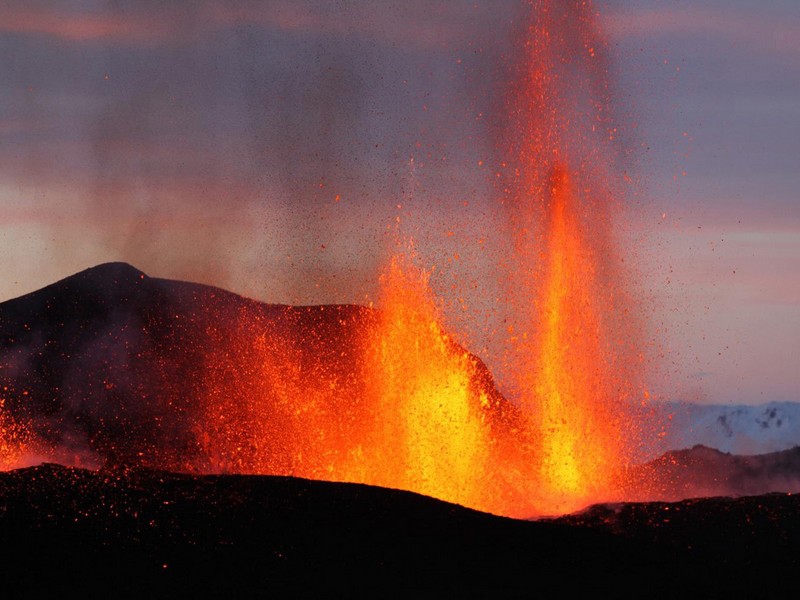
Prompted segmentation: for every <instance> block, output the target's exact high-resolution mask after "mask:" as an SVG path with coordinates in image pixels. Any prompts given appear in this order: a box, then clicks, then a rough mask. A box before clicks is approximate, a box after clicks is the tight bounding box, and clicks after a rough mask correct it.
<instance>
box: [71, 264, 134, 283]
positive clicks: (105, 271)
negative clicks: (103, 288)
mask: <svg viewBox="0 0 800 600" xmlns="http://www.w3.org/2000/svg"><path fill="white" fill-rule="evenodd" d="M74 277H76V278H78V279H93V280H100V281H106V282H112V281H113V282H117V283H121V282H123V281H133V280H140V279H145V278H146V277H147V275H145V274H144V273H143V272H142V271H140V270H139V269H137V268H136V267H134V266H132V265H129V264H128V263H124V262H108V263H102V264H99V265H97V266H95V267H90V268H88V269H86V270H84V271H81V272H80V273H76V274H75V275H74Z"/></svg>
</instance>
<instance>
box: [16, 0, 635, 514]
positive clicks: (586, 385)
mask: <svg viewBox="0 0 800 600" xmlns="http://www.w3.org/2000/svg"><path fill="white" fill-rule="evenodd" d="M530 8H531V12H532V14H531V21H530V22H531V23H532V24H531V25H529V26H528V27H527V28H526V29H524V30H523V31H522V33H521V37H520V40H521V43H520V44H519V47H520V49H521V55H520V56H517V57H515V58H516V60H515V63H514V64H515V65H516V66H517V67H518V68H519V73H518V74H517V76H516V77H515V78H514V87H513V90H512V91H511V93H510V94H509V95H508V97H507V114H506V115H505V120H506V122H507V127H508V137H507V138H505V139H507V140H508V144H507V145H505V147H504V148H503V151H502V155H503V156H504V168H503V171H502V173H501V175H504V177H502V178H501V179H502V181H503V184H504V198H503V206H504V208H503V210H504V211H505V214H506V215H507V216H508V221H509V222H510V223H511V224H512V230H513V234H512V235H511V236H510V237H509V240H510V241H512V240H513V243H511V244H510V245H512V246H513V248H512V249H511V250H510V254H512V255H513V260H512V261H511V263H512V266H513V268H512V270H511V271H510V273H509V276H508V279H509V283H510V288H511V290H513V291H512V293H511V294H510V296H511V298H512V302H513V305H512V306H511V309H512V312H513V315H512V316H511V317H510V320H511V321H513V324H512V325H511V326H510V328H509V330H510V332H511V339H510V341H509V345H508V346H509V355H508V358H509V360H508V365H509V366H510V368H508V369H506V370H507V371H510V372H511V379H512V384H508V383H507V382H506V384H507V387H510V388H512V389H513V390H514V391H515V397H514V398H506V397H504V396H503V395H502V394H501V393H500V392H499V391H498V389H497V387H496V386H495V383H494V380H493V378H492V376H491V375H490V373H489V371H488V369H487V368H486V366H485V365H484V364H483V363H482V362H481V361H480V359H478V357H476V356H474V355H473V354H471V353H469V352H468V351H467V350H466V349H465V348H464V347H462V346H461V345H459V344H458V343H456V341H454V339H453V338H452V337H451V336H450V335H448V334H447V333H446V328H445V326H444V325H443V319H442V314H441V311H440V309H439V306H438V301H437V299H436V298H435V296H434V294H433V292H432V291H431V288H430V286H429V275H430V272H429V271H426V270H425V269H421V268H419V267H418V266H416V264H415V260H414V256H413V252H411V253H409V252H408V251H407V249H406V250H405V251H401V252H399V253H398V254H396V255H395V256H394V257H392V258H391V260H390V261H388V264H387V266H386V267H385V268H384V272H383V275H382V276H381V279H380V297H379V304H380V307H379V308H380V310H373V309H371V308H367V307H363V306H353V305H341V306H313V307H293V306H278V305H263V304H260V303H258V302H255V301H250V300H246V299H243V298H240V297H238V296H235V295H234V294H229V293H227V292H226V293H223V292H221V291H220V290H214V289H211V290H208V289H197V288H192V287H191V284H177V287H174V288H173V287H171V284H169V283H165V282H163V281H161V282H159V280H154V279H150V278H147V277H146V276H145V275H144V274H142V273H140V272H138V271H136V270H135V269H132V268H131V267H129V266H126V267H125V268H122V269H121V270H120V268H119V267H112V268H111V271H108V268H106V269H105V270H103V269H100V271H96V270H95V271H96V272H95V273H94V275H92V274H88V275H87V273H84V274H83V276H84V279H85V280H84V279H81V277H80V274H79V276H76V279H77V281H73V282H72V283H69V282H66V283H64V282H62V283H61V284H58V285H55V286H51V287H52V290H51V292H48V294H50V293H52V294H57V295H56V296H53V297H52V298H51V297H50V296H49V295H48V296H47V297H46V302H45V301H43V300H42V299H41V297H39V296H37V297H36V299H34V300H32V301H31V303H30V305H29V304H28V303H27V301H26V300H25V299H24V298H23V299H20V302H19V303H17V304H18V305H15V308H13V309H11V310H10V312H9V314H25V315H28V313H29V312H30V311H31V310H32V308H31V307H32V306H33V307H36V306H39V305H40V304H42V303H43V302H44V304H45V305H47V306H56V307H61V308H63V309H64V310H63V311H62V313H63V314H61V316H60V317H58V318H56V316H52V315H51V316H50V320H51V321H52V320H55V321H58V328H57V329H56V330H54V331H49V332H47V333H46V335H45V333H41V332H39V330H37V331H36V332H33V331H30V330H29V325H28V320H27V319H29V318H30V319H31V321H32V320H33V319H32V318H31V317H30V316H26V317H25V319H26V320H25V321H23V323H24V327H23V328H22V330H21V333H13V334H9V335H8V336H7V337H8V340H6V341H7V346H8V348H9V355H8V357H6V359H4V360H5V362H6V363H7V364H6V367H8V368H6V369H5V371H4V377H5V378H9V381H10V383H9V385H10V386H14V387H9V388H6V393H5V396H4V397H0V468H3V467H11V466H15V465H16V466H18V465H19V463H20V461H21V460H22V457H23V455H24V454H25V453H28V454H31V453H32V454H36V455H41V456H51V457H52V456H57V455H58V454H57V453H55V454H54V451H53V448H52V447H50V446H52V445H53V444H57V443H60V442H63V438H64V437H65V436H66V435H67V434H69V435H73V437H75V436H77V435H78V434H79V433H86V432H92V435H88V434H87V437H88V438H89V439H88V441H87V445H88V446H90V448H89V449H90V450H91V452H92V453H93V454H97V455H98V462H103V461H105V462H106V463H117V464H119V463H122V464H129V463H134V464H138V465H144V466H149V467H155V468H164V469H170V470H178V471H189V472H194V473H247V474H264V475H292V476H300V477H308V478H314V479H326V480H336V481H346V482H355V483H367V484H372V485H382V486H387V487H393V488H402V489H407V490H411V491H415V492H419V493H423V494H427V495H430V496H435V497H438V498H441V499H444V500H448V501H452V502H457V503H460V504H463V505H466V506H469V507H472V508H477V509H481V510H486V511H489V512H493V513H497V514H503V515H508V516H515V517H530V516H534V515H541V514H555V513H563V512H568V511H571V510H574V509H578V508H581V507H583V506H585V505H587V504H589V503H591V502H594V501H604V500H605V501H607V500H614V499H620V494H622V493H623V491H624V490H623V488H624V475H625V472H626V467H627V466H628V463H629V462H630V460H631V457H632V451H633V449H634V445H633V442H634V436H635V434H636V433H637V426H636V419H634V410H635V409H634V407H635V406H636V405H638V404H639V403H640V402H641V400H642V399H641V398H640V397H639V396H640V395H643V394H642V392H640V391H639V390H643V386H642V385H641V383H640V379H641V365H642V359H641V352H640V351H639V349H638V347H637V344H638V343H639V341H640V340H641V335H640V333H639V331H638V325H637V322H636V318H635V315H636V314H637V311H636V310H634V306H635V303H634V302H633V301H632V300H631V298H630V297H629V292H628V290H629V289H630V288H629V286H628V285H627V283H626V277H625V274H624V271H623V269H622V267H623V265H622V259H621V255H620V254H619V253H618V252H617V251H616V248H615V244H614V237H615V236H614V230H613V224H614V223H615V222H616V221H617V218H618V215H619V209H620V206H621V202H620V200H619V199H620V198H621V197H622V195H621V193H620V192H621V187H622V184H621V180H622V177H623V176H622V175H620V174H618V173H619V169H617V168H615V159H614V157H616V156H619V149H618V147H617V144H618V140H617V138H618V132H617V129H615V127H614V125H613V121H612V119H611V114H610V102H609V93H608V84H607V81H606V68H605V65H604V62H603V59H602V54H603V48H604V43H603V40H602V38H601V36H600V35H599V33H598V31H597V27H596V24H595V16H594V13H593V9H592V7H591V3H589V2H572V1H570V2H566V1H565V2H555V1H552V0H537V1H536V2H533V3H532V4H531V5H530ZM89 271H93V270H91V269H90V270H89ZM100 272H104V273H110V275H108V274H107V275H106V276H105V277H102V276H101V275H100V274H99V273H100ZM172 283H173V284H174V283H175V282H172ZM98 286H99V287H100V288H103V287H104V286H105V288H107V289H106V292H104V293H105V296H104V295H103V294H99V295H98V294H97V293H96V292H97V290H96V289H95V288H98ZM186 286H188V287H186ZM201 287H202V286H201ZM59 290H60V291H59ZM86 290H91V291H92V294H93V295H92V294H90V295H88V296H87V295H86ZM190 290H191V299H190V298H189V296H190V293H189V292H190ZM58 294H61V295H60V296H59V295H58ZM34 295H35V294H34ZM58 298H67V299H68V300H66V301H63V300H58ZM120 298H123V299H124V301H123V300H120ZM119 302H123V304H124V306H123V308H125V307H126V308H125V310H114V309H115V307H117V303H119ZM84 304H86V305H87V306H86V307H84V306H83V305H84ZM23 309H24V310H23ZM19 311H22V312H19ZM109 311H110V312H109ZM98 315H100V316H102V315H106V317H104V318H100V317H98ZM45 320H47V319H45ZM65 322H69V323H72V326H71V327H65V326H64V323H65ZM62 329H63V330H64V331H73V330H75V331H81V332H82V333H81V336H79V337H70V338H64V339H63V340H62V341H61V342H59V343H56V341H53V342H52V344H51V346H53V347H54V348H60V350H59V351H58V353H55V354H52V355H46V354H44V352H43V351H42V352H39V353H36V354H34V353H32V352H28V353H27V354H25V352H24V351H25V350H26V344H29V345H30V344H33V343H34V341H35V339H39V338H41V339H46V336H51V337H54V338H58V339H61V338H59V337H58V336H63V335H65V334H63V332H62V333H57V332H61V331H62ZM9 331H11V330H9ZM83 332H85V333H83ZM37 336H38V337H37ZM18 337H19V338H20V340H22V341H20V340H17V338H18ZM25 340H28V341H27V342H25ZM31 340H33V341H31ZM23 342H25V343H23ZM59 344H61V345H59ZM129 345H130V348H129ZM31 347H34V346H31ZM134 347H138V348H139V350H138V351H134V349H133V348H134ZM54 352H55V351H54ZM15 353H16V354H15ZM28 355H31V356H33V358H30V360H28V359H26V360H25V361H23V360H20V359H19V356H25V357H27V356H28ZM79 357H82V359H81V358H79ZM118 357H122V358H118ZM39 358H41V360H42V361H44V362H42V363H41V364H40V363H39V362H37V361H38V360H39ZM67 358H69V359H70V362H69V363H68V364H67V363H65V364H64V365H62V366H60V367H59V368H58V369H57V368H56V367H55V366H53V365H50V364H46V363H47V362H48V361H50V362H53V363H54V365H55V364H59V365H61V362H60V361H66V360H67ZM73 360H74V363H73V362H72V361H73ZM81 360H83V362H84V367H83V368H81V365H80V363H81ZM29 363H30V364H29ZM25 365H29V366H25ZM36 365H39V366H36ZM93 365H96V366H95V367H94V368H93ZM0 366H3V363H0ZM12 366H13V367H14V368H13V369H12V368H11V367H12ZM23 367H24V368H23ZM12 372H13V373H17V374H18V376H17V375H14V377H12V376H11V373H12ZM57 372H63V373H70V374H71V377H72V379H71V380H69V381H68V382H67V383H69V385H65V384H63V382H58V381H39V380H38V379H37V377H38V378H39V379H41V377H40V375H41V374H48V373H57ZM31 373H32V374H33V375H32V376H31V377H29V375H30V374H31ZM54 377H55V376H54ZM26 378H27V379H26ZM29 379H30V380H31V381H28V380H29ZM12 380H14V381H16V380H19V381H20V382H22V381H24V382H25V383H24V385H26V386H27V385H28V384H31V385H33V384H35V385H33V387H32V388H28V387H20V386H21V385H23V384H22V383H20V384H19V385H17V384H14V383H13V382H12ZM33 380H36V381H33ZM4 381H5V379H4ZM65 388H67V389H68V391H69V392H70V394H72V395H65V392H64V389H65ZM9 389H10V390H11V392H8V390H9ZM14 389H23V390H26V391H25V392H23V394H27V393H28V392H27V390H28V389H33V390H34V391H35V395H36V399H37V402H38V404H37V403H36V402H33V403H32V402H30V398H28V397H27V396H25V397H22V396H20V395H18V394H13V393H12V392H13V391H14ZM59 403H61V404H59ZM36 406H45V407H46V410H45V411H44V416H43V417H42V418H39V420H38V421H36V418H37V415H35V414H34V412H35V407H36ZM9 407H11V409H12V410H9ZM12 413H13V414H12ZM76 415H77V416H76ZM20 417H23V419H22V420H20ZM24 419H28V422H24ZM109 423H110V424H111V425H109ZM29 425H30V426H31V427H30V428H29V427H28V426H29ZM53 427H55V428H56V431H54V430H53ZM59 432H61V433H59ZM36 433H43V434H45V435H44V436H41V437H42V439H41V440H39V439H38V438H37V437H36V435H34V434H36ZM33 441H36V443H35V444H34V443H33ZM48 445H50V446H48ZM29 446H30V447H29Z"/></svg>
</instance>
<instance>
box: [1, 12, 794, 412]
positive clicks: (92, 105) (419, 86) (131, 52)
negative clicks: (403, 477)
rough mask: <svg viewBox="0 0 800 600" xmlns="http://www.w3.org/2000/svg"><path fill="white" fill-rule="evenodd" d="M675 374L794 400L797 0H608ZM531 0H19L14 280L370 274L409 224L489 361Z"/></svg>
mask: <svg viewBox="0 0 800 600" xmlns="http://www.w3.org/2000/svg"><path fill="white" fill-rule="evenodd" d="M595 7H596V9H597V11H598V12H599V15H600V25H601V28H602V30H603V31H604V32H605V34H606V36H607V43H608V49H609V51H610V56H611V62H610V71H611V72H610V75H611V78H612V81H613V83H614V88H613V89H614V93H613V95H612V100H613V102H614V103H615V108H616V109H617V111H618V114H619V115H620V117H619V118H620V120H621V121H622V122H623V123H624V124H625V125H626V127H627V129H628V131H630V132H631V134H630V140H629V145H630V148H631V152H630V153H629V157H628V161H629V164H628V165H627V169H629V174H631V176H632V181H633V182H634V184H633V186H632V192H631V194H630V198H626V199H625V201H626V203H627V212H626V217H625V221H624V227H622V229H623V230H624V231H622V233H621V236H622V237H623V239H624V240H625V242H624V244H625V246H626V247H627V248H628V249H629V252H630V255H631V257H632V258H633V259H634V262H635V264H636V275H637V277H636V284H635V285H636V289H637V290H638V293H639V295H640V297H641V310H642V311H643V312H644V314H645V315H646V317H647V319H648V323H649V330H648V333H647V338H648V343H652V344H653V345H654V346H655V347H656V348H657V358H656V360H655V361H654V364H653V365H651V371H652V373H653V379H654V382H653V389H654V394H655V395H656V396H657V397H660V398H663V399H669V400H676V399H684V400H692V401H699V402H714V403H739V402H742V403H762V402H769V401H779V400H797V401H800V197H799V195H800V3H797V2H795V1H794V0H785V1H770V2H758V1H744V0H738V1H734V0H694V1H684V0H647V1H645V0H606V1H603V0H597V1H596V2H595ZM523 8H524V7H523V5H522V4H521V3H520V2H517V1H512V0H508V1H493V2H489V1H477V0H469V1H467V0H454V1H448V2H445V1H440V2H436V1H430V2H428V1H422V0H408V1H403V2H400V1H389V0H387V1H385V2H368V1H366V0H363V1H330V2H311V1H306V2H302V1H299V2H297V1H289V0H286V1H279V0H273V1H269V2H256V1H247V0H227V1H224V2H223V1H222V0H202V1H199V2H192V3H189V2H170V3H166V2H161V1H156V0H140V1H136V2H133V1H124V0H104V1H101V0H93V1H92V0H68V1H59V2H55V1H42V0H4V1H2V2H0V57H2V58H0V267H1V268H2V270H1V271H0V272H2V275H3V277H2V279H0V300H4V299H8V298H12V297H16V296H19V295H21V294H24V293H27V292H30V291H33V290H35V289H38V288H40V287H42V286H44V285H46V284H48V283H51V282H53V281H55V280H57V279H60V278H63V277H65V276H67V275H70V274H72V273H74V272H77V271H80V270H82V269H84V268H87V267H89V266H92V265H95V264H98V263H102V262H108V261H112V260H124V261H126V262H130V263H131V264H133V265H135V266H136V267H138V268H140V269H142V270H143V271H145V272H147V273H148V274H150V275H152V276H159V277H169V278H177V279H186V280H191V281H198V282H203V283H208V284H213V285H218V286H220V287H224V288H227V289H231V290H233V291H236V292H238V293H241V294H244V295H247V296H250V297H254V298H257V299H260V300H263V301H268V302H281V303H294V304H312V303H328V302H364V303H367V302H370V301H373V300H375V298H376V285H377V280H378V273H379V272H380V269H381V266H382V265H383V264H384V263H385V260H386V257H387V256H388V254H389V253H390V252H392V250H393V247H394V245H395V243H396V239H397V237H398V232H399V233H400V234H402V235H404V236H411V237H413V239H414V241H415V245H416V248H417V252H418V254H419V257H420V260H421V262H422V263H423V264H424V265H425V266H426V268H433V269H434V271H433V274H432V276H431V283H432V285H433V287H434V289H435V290H436V292H437V293H438V294H439V295H440V296H441V298H442V302H443V303H444V307H445V308H444V310H445V314H446V318H447V320H448V323H449V324H450V325H451V327H452V328H454V329H455V330H457V331H460V332H461V335H462V339H463V340H464V341H465V343H466V345H467V346H468V347H470V348H471V349H472V350H473V351H475V352H476V353H477V354H479V355H481V356H482V357H483V358H484V359H485V360H487V362H488V363H489V364H490V366H493V365H492V361H493V354H494V353H495V352H496V349H493V346H492V339H493V338H492V336H493V332H494V331H496V329H497V328H498V327H499V325H498V323H496V322H495V321H496V320H497V317H496V315H495V311H494V309H493V307H494V306H498V305H501V304H502V303H503V302H504V298H503V288H502V286H501V285H499V284H498V283H497V282H496V281H494V279H493V275H494V273H495V271H496V266H497V263H498V261H502V255H503V252H504V251H505V250H504V249H505V248H507V244H508V241H507V238H506V233H505V232H504V230H503V228H502V227H501V226H499V225H498V223H497V220H498V218H497V209H496V206H497V190H496V186H495V183H494V181H493V177H494V169H493V168H492V167H493V165H496V164H498V162H500V161H501V160H502V156H500V155H499V154H498V149H497V144H496V139H494V134H493V131H494V129H493V128H495V127H496V126H497V123H498V122H500V121H502V118H503V115H502V110H501V104H502V103H501V102H499V101H498V98H499V97H500V96H501V94H502V90H503V87H504V85H505V84H506V83H507V81H506V79H507V77H508V73H509V71H508V69H506V68H505V66H504V65H505V64H506V61H505V59H504V57H506V56H508V55H509V53H510V51H511V50H510V45H511V43H512V37H513V36H512V35H511V33H512V31H513V30H514V28H515V26H516V25H517V23H518V21H519V19H520V18H521V15H522V14H523V12H524V11H523Z"/></svg>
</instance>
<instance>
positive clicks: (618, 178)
mask: <svg viewBox="0 0 800 600" xmlns="http://www.w3.org/2000/svg"><path fill="white" fill-rule="evenodd" d="M531 8H532V11H533V21H532V24H531V25H530V26H529V27H528V28H527V29H526V30H525V32H524V36H525V43H524V57H523V59H522V60H520V62H519V64H520V65H521V72H520V74H519V76H518V78H517V82H518V85H517V87H516V88H515V89H514V91H513V93H512V94H511V95H510V98H509V117H510V119H509V123H508V124H509V126H510V130H509V138H510V140H511V143H510V150H509V152H508V154H509V155H510V156H509V160H508V162H507V170H508V172H507V175H508V176H507V177H506V181H505V185H506V187H505V190H504V191H505V204H506V206H507V208H508V214H509V215H510V218H511V222H512V223H513V227H514V239H515V260H514V265H515V267H516V268H515V272H514V273H513V274H512V283H513V286H514V289H515V309H516V313H517V319H516V327H515V328H514V329H512V333H513V335H514V337H513V343H512V351H511V352H510V355H511V357H512V358H511V361H512V363H513V364H514V365H515V366H516V368H515V369H514V371H513V373H514V379H515V383H516V387H517V389H518V390H519V394H520V397H521V398H520V399H521V404H522V406H523V407H524V410H525V412H526V414H527V416H528V419H529V423H530V426H531V427H532V428H533V431H534V434H533V435H534V439H535V441H534V446H535V448H536V462H537V469H536V470H537V474H536V476H537V478H538V480H539V491H540V501H541V504H540V506H541V508H542V509H543V510H545V511H547V512H563V511H565V510H573V509H576V508H580V507H581V506H583V505H585V504H587V503H589V502H591V501H597V500H600V499H604V498H605V499H608V498H612V497H616V496H617V495H618V494H619V489H618V488H619V486H620V485H621V483H622V481H621V477H622V475H623V473H624V469H625V467H626V466H627V463H628V461H629V457H630V456H631V444H632V441H633V435H632V434H633V433H634V429H635V428H634V427H633V423H632V421H631V405H630V401H631V399H632V397H633V396H634V395H635V392H634V390H635V389H636V387H637V386H638V385H639V383H638V378H639V371H640V365H641V358H640V353H639V352H638V351H637V349H636V348H635V344H636V343H637V340H639V339H641V338H640V336H639V335H638V332H637V331H636V322H635V320H634V319H633V318H632V315H633V314H634V311H632V310H631V308H630V307H631V303H630V301H629V298H628V296H627V291H626V290H627V289H628V286H627V284H626V282H625V275H624V273H623V272H622V270H621V268H620V267H621V266H622V261H621V259H620V257H619V256H618V255H617V253H616V251H615V247H614V244H613V232H612V226H613V223H614V217H615V215H616V213H617V211H618V208H619V201H618V198H619V197H620V189H621V187H622V186H621V182H622V174H621V173H616V172H615V171H614V169H613V168H612V167H613V157H615V156H619V155H620V150H619V148H618V147H617V143H618V141H617V138H618V134H617V129H616V127H615V126H614V124H613V122H612V121H611V117H610V106H609V98H608V96H609V92H608V82H607V70H606V66H605V63H604V61H603V59H602V56H603V49H604V42H603V40H602V38H601V36H600V35H599V32H598V31H597V27H596V24H595V18H596V15H595V14H594V12H593V8H592V5H591V3H590V2H560V1H559V2H556V1H553V0H537V1H535V2H532V3H531Z"/></svg>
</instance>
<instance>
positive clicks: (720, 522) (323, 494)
mask: <svg viewBox="0 0 800 600" xmlns="http://www.w3.org/2000/svg"><path fill="white" fill-rule="evenodd" d="M0 538H1V539H2V540H3V544H2V546H0V559H1V560H2V565H3V582H2V590H3V597H4V598H15V597H26V598H27V597H41V596H51V595H54V594H61V593H63V590H65V589H68V590H70V592H71V593H72V594H73V595H80V596H81V597H143V596H146V597H176V596H180V597H187V596H189V597H254V596H258V597H265V596H268V597H271V596H275V595H279V596H293V597H297V596H306V595H309V594H313V595H324V596H340V595H346V596H350V595H358V596H361V595H369V596H373V597H374V596H376V595H377V596H393V595H396V594H398V593H399V592H402V593H403V594H404V595H406V594H410V593H413V594H414V595H418V594H419V593H420V592H427V594H434V595H437V596H439V595H442V594H447V595H456V594H457V595H458V596H463V595H467V596H476V597H486V596H487V595H488V596H491V597H497V596H500V597H505V596H515V597H516V596H520V595H522V596H525V597H542V596H544V597H558V598H568V597H573V595H575V594H581V595H583V596H587V597H647V598H660V597H666V598H677V597H705V598H713V597H720V598H727V597H742V596H746V595H755V596H758V597H774V595H775V594H790V593H796V592H797V591H798V588H799V587H800V584H798V581H797V579H796V577H794V576H793V575H794V573H795V572H796V569H797V568H798V567H800V497H798V496H791V495H785V494H783V495H771V496H762V497H752V498H740V499H730V498H727V499H723V498H715V499H707V500H701V501H684V502H678V503H672V504H667V503H643V504H622V505H611V506H599V507H593V508H592V509H590V510H589V511H587V512H585V513H582V514H580V515H574V516H571V517H566V518H563V519H560V520H557V521H547V522H529V521H516V520H512V519H506V518H501V517H494V516H491V515H487V514H484V513H479V512H476V511H472V510H468V509H465V508H462V507H459V506H455V505H452V504H447V503H444V502H440V501H437V500H433V499H430V498H426V497H423V496H419V495H416V494H412V493H408V492H402V491H396V490H387V489H381V488H373V487H369V486H363V485H353V484H337V483H328V482H319V481H309V480H302V479H294V478H289V477H258V476H190V475H175V474H170V473H165V472H159V471H153V470H147V469H130V470H123V471H101V472H91V471H86V470H80V469H73V468H65V467H60V466H56V465H42V466H40V467H35V468H29V469H22V470H18V471H13V472H8V473H2V474H0Z"/></svg>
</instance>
